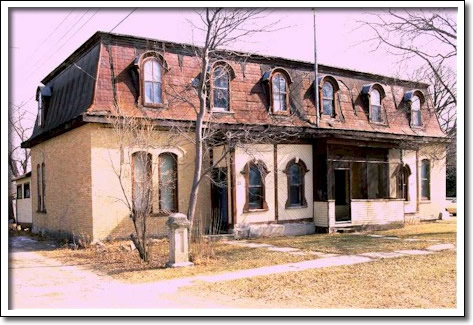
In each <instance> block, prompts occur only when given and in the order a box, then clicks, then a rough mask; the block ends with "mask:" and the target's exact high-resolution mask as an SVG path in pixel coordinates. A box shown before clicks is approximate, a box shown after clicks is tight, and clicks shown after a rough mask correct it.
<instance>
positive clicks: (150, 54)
mask: <svg viewBox="0 0 473 325" xmlns="http://www.w3.org/2000/svg"><path fill="white" fill-rule="evenodd" d="M149 60H156V61H157V62H158V64H159V65H160V66H161V101H162V103H146V102H145V96H144V94H145V80H144V78H145V74H144V64H145V63H146V62H147V61H149ZM134 64H135V67H136V69H137V71H138V75H139V94H138V103H139V105H141V106H142V107H150V108H167V107H168V101H167V96H166V92H165V89H166V78H165V75H166V73H167V72H168V71H169V67H168V64H167V62H166V60H165V59H164V56H163V55H161V54H160V53H158V52H156V51H147V52H144V53H143V54H141V55H139V56H138V57H137V58H136V59H135V63H134Z"/></svg>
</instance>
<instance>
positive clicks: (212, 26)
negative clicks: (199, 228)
mask: <svg viewBox="0 0 473 325" xmlns="http://www.w3.org/2000/svg"><path fill="white" fill-rule="evenodd" d="M264 17H265V16H264V9H223V8H206V9H205V10H203V11H202V12H199V18H200V24H199V25H195V24H193V26H194V28H195V29H196V30H198V31H200V32H202V33H203V34H204V35H205V38H204V41H203V45H202V46H200V47H194V51H195V55H196V57H198V58H199V61H200V75H199V78H198V80H195V82H194V84H193V85H189V87H187V92H184V93H178V92H176V91H174V92H173V93H172V94H171V95H172V96H173V97H174V98H175V99H177V100H181V101H183V102H186V103H187V104H189V105H190V106H192V108H193V109H194V111H195V114H196V121H195V128H194V133H195V138H194V140H193V144H194V145H195V160H194V175H193V181H192V189H191V192H190V197H189V206H188V209H187V216H188V219H189V221H190V223H191V227H192V225H193V224H194V220H195V213H196V204H197V198H198V194H199V184H200V183H201V181H202V180H203V179H204V178H208V176H209V174H210V173H211V171H212V170H213V168H214V167H215V166H216V164H218V163H219V161H220V160H221V159H224V157H225V156H226V154H227V153H228V152H230V151H232V150H234V149H235V148H236V147H237V146H239V145H242V144H243V143H249V142H255V141H254V140H255V139H254V134H255V132H254V131H255V130H252V128H251V127H245V128H244V129H243V130H241V129H239V130H226V131H223V130H222V129H221V128H220V127H219V126H218V123H214V121H213V120H212V117H211V116H210V118H209V110H208V108H209V92H210V81H211V76H210V75H209V73H208V71H209V68H210V67H211V63H212V61H213V60H218V59H220V60H225V59H228V58H229V57H230V56H233V57H235V56H236V57H238V56H239V57H240V59H241V60H245V56H244V55H243V56H242V55H241V54H237V53H235V52H231V51H224V50H222V49H223V48H224V47H228V46H231V45H234V44H235V42H238V41H241V40H243V39H244V38H246V37H249V36H252V35H254V34H255V33H261V32H268V31H270V30H274V27H275V26H276V24H277V22H272V23H269V24H265V25H263V26H257V24H256V22H257V21H261V20H262V19H263V18H264ZM193 96H194V98H195V96H197V98H198V103H196V102H195V101H194V100H193ZM210 115H211V114H210ZM266 132H268V134H269V133H272V134H273V135H275V133H274V132H272V131H270V129H269V128H268V129H266ZM268 134H264V132H263V133H261V132H259V135H258V138H259V139H258V140H259V142H262V141H265V140H267V139H269V138H270V136H268ZM219 146H222V147H223V148H224V151H223V152H222V154H221V156H220V157H219V158H218V159H216V160H215V161H214V162H213V164H211V165H210V166H208V167H207V168H204V160H205V157H206V156H207V154H208V153H209V151H210V150H212V148H215V147H219Z"/></svg>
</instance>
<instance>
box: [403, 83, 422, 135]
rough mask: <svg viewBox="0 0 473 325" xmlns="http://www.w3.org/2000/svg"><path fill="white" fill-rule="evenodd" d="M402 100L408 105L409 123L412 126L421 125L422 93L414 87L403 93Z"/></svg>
mask: <svg viewBox="0 0 473 325" xmlns="http://www.w3.org/2000/svg"><path fill="white" fill-rule="evenodd" d="M404 100H405V101H406V102H408V105H409V113H410V114H409V115H410V123H411V126H413V127H422V125H423V121H422V105H423V104H424V103H425V97H424V94H423V93H422V92H421V91H420V90H418V89H416V90H411V91H408V92H406V93H405V94H404Z"/></svg>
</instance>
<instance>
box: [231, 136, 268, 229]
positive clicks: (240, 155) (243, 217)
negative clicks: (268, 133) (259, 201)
mask: <svg viewBox="0 0 473 325" xmlns="http://www.w3.org/2000/svg"><path fill="white" fill-rule="evenodd" d="M253 159H256V160H261V161H262V162H264V164H265V165H266V168H267V169H268V171H269V173H268V174H267V175H266V178H265V200H266V203H267V204H268V209H267V210H264V211H263V210H262V211H251V212H243V207H244V205H245V202H246V181H245V176H244V175H243V174H242V171H243V170H244V168H245V165H246V164H247V163H248V162H249V161H251V160H253ZM235 174H236V175H235V176H236V210H237V213H236V221H235V224H238V223H251V222H268V221H275V209H274V206H275V204H274V203H275V200H274V146H273V145H270V144H269V145H267V144H256V145H251V146H246V147H245V148H244V149H243V148H236V149H235Z"/></svg>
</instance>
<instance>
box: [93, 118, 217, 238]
mask: <svg viewBox="0 0 473 325" xmlns="http://www.w3.org/2000/svg"><path fill="white" fill-rule="evenodd" d="M150 142H151V146H150V147H149V148H148V150H149V153H151V154H152V156H153V166H152V169H153V211H155V212H157V211H159V174H158V156H159V154H161V153H163V152H171V153H174V154H175V155H176V156H177V157H178V167H177V168H178V209H179V212H181V213H184V214H186V213H187V208H188V202H189V194H190V190H191V187H192V176H193V171H194V147H193V145H192V144H190V143H189V142H188V141H186V140H184V139H183V138H182V137H178V136H176V135H175V134H170V133H167V132H164V131H162V132H156V133H155V134H154V135H153V138H152V139H151V140H150ZM120 143H122V144H125V146H124V149H123V152H122V153H121V152H120ZM127 143H130V142H128V141H127V140H124V141H119V139H118V137H117V135H116V134H115V133H114V131H113V129H111V128H107V127H103V126H99V125H96V126H94V128H93V131H92V148H91V152H92V166H93V169H92V202H93V204H92V206H93V216H94V219H93V220H94V223H93V225H94V238H100V239H108V238H117V237H118V238H120V237H128V236H129V235H130V233H132V232H133V223H132V221H131V219H130V217H129V214H130V213H129V210H128V208H127V205H126V204H125V203H124V202H125V201H126V198H128V199H129V198H131V186H132V180H131V165H130V157H131V154H132V153H133V152H135V151H139V150H141V149H140V148H138V147H129V146H127V145H126V144H127ZM151 147H152V148H151ZM120 159H122V175H123V176H122V177H121V179H122V181H121V182H120V178H119V177H118V176H117V174H116V172H118V171H119V170H120V168H119V166H120ZM120 183H121V184H122V185H123V188H124V191H123V190H122V189H121V185H120ZM124 193H125V194H124ZM208 202H210V190H209V184H208V183H207V182H205V181H204V182H202V183H201V186H200V190H199V199H198V202H197V209H196V217H197V218H199V217H202V216H206V215H207V214H208V213H210V204H208ZM166 221H167V218H166V217H163V216H154V217H150V218H149V222H148V224H149V234H150V235H151V236H163V235H166V234H167V228H166V226H165V222H166Z"/></svg>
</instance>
